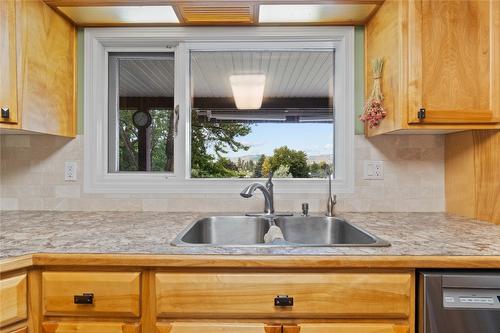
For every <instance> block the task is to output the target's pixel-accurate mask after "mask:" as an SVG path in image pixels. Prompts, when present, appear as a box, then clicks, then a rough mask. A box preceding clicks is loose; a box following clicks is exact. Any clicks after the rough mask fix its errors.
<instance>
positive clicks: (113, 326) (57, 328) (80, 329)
mask: <svg viewBox="0 0 500 333" xmlns="http://www.w3.org/2000/svg"><path fill="white" fill-rule="evenodd" d="M42 327H43V333H139V332H140V329H141V326H140V324H137V323H132V324H130V323H117V322H77V321H65V322H56V321H47V322H44V323H43V324H42Z"/></svg>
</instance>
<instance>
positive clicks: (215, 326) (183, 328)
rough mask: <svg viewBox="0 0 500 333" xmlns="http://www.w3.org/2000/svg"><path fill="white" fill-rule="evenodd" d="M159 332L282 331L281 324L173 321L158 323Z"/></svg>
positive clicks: (262, 332) (276, 332) (250, 332)
mask: <svg viewBox="0 0 500 333" xmlns="http://www.w3.org/2000/svg"><path fill="white" fill-rule="evenodd" d="M156 328H157V333H281V328H282V326H281V324H270V325H269V324H263V323H224V322H206V323H203V322H172V323H158V324H157V325H156Z"/></svg>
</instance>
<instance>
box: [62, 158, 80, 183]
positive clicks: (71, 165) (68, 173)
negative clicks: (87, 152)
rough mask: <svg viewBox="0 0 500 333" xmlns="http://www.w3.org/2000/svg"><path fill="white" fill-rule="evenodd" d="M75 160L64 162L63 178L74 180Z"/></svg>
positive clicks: (75, 178)
mask: <svg viewBox="0 0 500 333" xmlns="http://www.w3.org/2000/svg"><path fill="white" fill-rule="evenodd" d="M76 172H77V171H76V162H64V180H65V181H70V182H74V181H76V180H77V177H76Z"/></svg>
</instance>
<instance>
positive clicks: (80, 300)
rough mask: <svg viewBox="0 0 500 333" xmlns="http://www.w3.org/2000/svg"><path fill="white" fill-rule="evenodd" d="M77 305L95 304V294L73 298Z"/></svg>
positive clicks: (85, 294) (84, 294)
mask: <svg viewBox="0 0 500 333" xmlns="http://www.w3.org/2000/svg"><path fill="white" fill-rule="evenodd" d="M73 300H74V302H75V304H94V294H92V293H83V294H82V295H75V296H73Z"/></svg>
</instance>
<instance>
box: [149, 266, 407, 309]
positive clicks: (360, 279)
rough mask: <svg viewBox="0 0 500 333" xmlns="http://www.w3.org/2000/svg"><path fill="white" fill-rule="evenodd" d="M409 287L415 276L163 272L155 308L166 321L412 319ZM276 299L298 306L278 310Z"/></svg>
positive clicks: (158, 279) (157, 277)
mask: <svg viewBox="0 0 500 333" xmlns="http://www.w3.org/2000/svg"><path fill="white" fill-rule="evenodd" d="M410 282H411V274H410V273H400V274H397V273H391V274H384V273H373V274H369V273H359V274H358V273H318V274H315V273H293V274H292V273H283V274H280V273H254V274H251V273H244V274H238V273H158V274H157V275H156V295H157V305H156V306H157V311H158V315H159V316H161V317H167V318H168V317H170V318H199V317H204V318H206V317H210V318H213V317H215V318H217V317H219V318H221V317H222V318H262V317H265V318H285V317H286V318H351V317H356V318H407V317H408V315H409V298H410V288H411V283H410ZM277 295H289V296H290V297H293V298H294V305H293V307H285V308H283V307H276V306H275V305H274V298H275V297H276V296H277ZM208 304H209V306H207V305H208Z"/></svg>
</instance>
